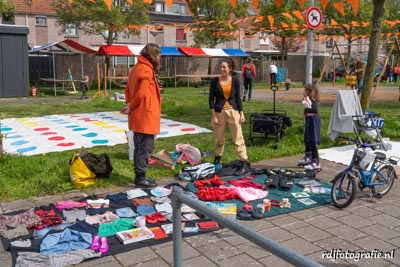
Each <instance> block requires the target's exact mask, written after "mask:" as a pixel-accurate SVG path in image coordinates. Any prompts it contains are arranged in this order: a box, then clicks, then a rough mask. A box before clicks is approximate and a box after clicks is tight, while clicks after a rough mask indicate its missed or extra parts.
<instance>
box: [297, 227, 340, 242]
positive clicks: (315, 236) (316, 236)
mask: <svg viewBox="0 0 400 267" xmlns="http://www.w3.org/2000/svg"><path fill="white" fill-rule="evenodd" d="M290 232H291V233H293V234H295V235H297V236H299V237H301V238H304V239H305V240H307V241H310V242H315V241H317V240H321V239H325V238H329V237H331V236H332V235H331V234H330V233H328V232H325V231H322V230H321V229H319V228H317V227H315V226H306V227H303V228H297V229H293V230H290Z"/></svg>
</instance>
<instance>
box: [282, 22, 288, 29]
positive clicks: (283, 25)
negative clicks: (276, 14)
mask: <svg viewBox="0 0 400 267" xmlns="http://www.w3.org/2000/svg"><path fill="white" fill-rule="evenodd" d="M281 25H282V28H284V29H288V28H289V25H287V23H285V22H281Z"/></svg>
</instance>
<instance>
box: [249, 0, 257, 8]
mask: <svg viewBox="0 0 400 267" xmlns="http://www.w3.org/2000/svg"><path fill="white" fill-rule="evenodd" d="M251 2H252V3H253V7H255V8H257V7H258V2H259V0H252V1H251Z"/></svg>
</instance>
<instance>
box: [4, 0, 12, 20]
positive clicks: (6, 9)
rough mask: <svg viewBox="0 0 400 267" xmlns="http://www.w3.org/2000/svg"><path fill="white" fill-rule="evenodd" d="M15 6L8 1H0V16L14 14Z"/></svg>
mask: <svg viewBox="0 0 400 267" xmlns="http://www.w3.org/2000/svg"><path fill="white" fill-rule="evenodd" d="M14 9H15V5H14V4H13V3H12V2H11V1H9V0H0V15H2V16H7V15H9V14H12V13H13V12H14ZM13 18H14V17H13V16H10V19H13Z"/></svg>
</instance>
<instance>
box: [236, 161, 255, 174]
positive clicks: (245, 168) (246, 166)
mask: <svg viewBox="0 0 400 267" xmlns="http://www.w3.org/2000/svg"><path fill="white" fill-rule="evenodd" d="M250 171H251V169H250V163H249V162H248V161H245V160H243V161H240V166H239V168H238V169H237V170H236V171H235V172H234V173H233V175H235V176H241V175H244V174H246V173H248V172H250Z"/></svg>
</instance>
